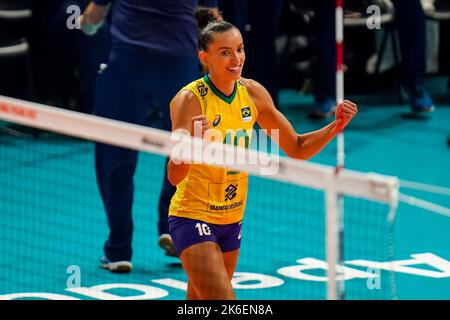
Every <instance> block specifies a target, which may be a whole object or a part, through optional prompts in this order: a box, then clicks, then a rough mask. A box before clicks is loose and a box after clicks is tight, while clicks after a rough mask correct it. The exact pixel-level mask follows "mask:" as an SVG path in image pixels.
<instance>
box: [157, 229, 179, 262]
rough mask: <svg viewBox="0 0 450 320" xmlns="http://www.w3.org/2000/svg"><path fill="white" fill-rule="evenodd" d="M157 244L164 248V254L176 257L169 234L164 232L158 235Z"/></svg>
mask: <svg viewBox="0 0 450 320" xmlns="http://www.w3.org/2000/svg"><path fill="white" fill-rule="evenodd" d="M159 246H160V247H161V248H163V249H164V250H166V256H169V257H178V254H177V252H176V251H175V247H174V246H173V242H172V237H171V236H170V234H167V233H164V234H162V235H160V236H159Z"/></svg>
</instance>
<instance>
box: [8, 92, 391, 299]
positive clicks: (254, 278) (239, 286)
mask: <svg viewBox="0 0 450 320" xmlns="http://www.w3.org/2000/svg"><path fill="white" fill-rule="evenodd" d="M0 121H3V123H2V124H0V125H2V126H9V125H11V124H17V125H21V126H24V127H27V128H33V130H38V131H36V132H35V133H36V134H35V135H34V136H33V137H31V138H30V137H28V138H26V137H20V136H17V135H10V134H6V133H5V131H4V130H3V131H0V132H1V133H0V256H1V259H0V268H1V269H2V270H3V272H2V274H1V275H0V295H5V294H10V293H16V292H32V291H36V290H38V291H39V292H42V291H46V292H55V291H57V292H66V291H65V290H66V289H65V288H64V287H62V284H61V283H64V284H65V282H64V281H65V280H64V279H65V277H66V276H67V275H66V274H65V273H64V272H65V270H66V268H65V267H66V266H68V265H79V266H81V267H82V270H84V273H83V274H84V275H85V276H84V278H83V279H84V281H85V282H88V283H89V284H91V285H92V284H98V283H99V282H101V281H102V282H105V281H112V279H110V278H108V277H107V276H106V275H105V273H107V272H106V271H104V270H100V269H99V268H98V260H97V258H98V257H99V256H100V255H101V253H102V246H103V242H104V240H105V239H106V238H107V235H108V229H107V221H106V214H105V212H104V208H103V204H102V200H101V197H100V193H99V191H98V187H97V182H96V174H95V160H94V146H95V143H103V144H111V145H114V146H118V147H123V148H128V149H133V150H137V151H139V161H138V168H137V171H136V173H135V176H134V182H135V187H134V189H135V196H134V203H133V219H134V226H135V227H134V228H135V235H134V238H133V250H134V256H133V257H134V259H135V260H134V261H136V262H134V265H135V266H137V268H138V269H139V270H141V276H140V275H139V272H137V273H136V272H134V270H133V271H132V273H131V274H130V275H128V276H129V277H131V278H130V279H131V280H132V282H133V283H147V282H148V280H149V279H148V277H146V276H142V273H143V274H146V272H147V274H158V275H159V277H160V278H164V279H167V278H168V277H170V278H173V279H176V280H177V281H180V282H183V281H186V278H185V275H184V273H183V271H182V270H181V269H179V270H176V271H173V270H171V271H169V272H167V273H166V271H167V270H166V269H164V268H163V267H161V265H170V264H171V263H173V260H170V261H168V260H164V258H161V257H160V256H161V255H162V252H160V250H157V248H156V245H155V243H156V242H155V241H154V239H156V236H157V232H156V223H157V217H158V215H157V205H158V200H159V193H160V190H161V184H162V178H163V173H164V170H165V164H166V159H167V157H168V156H170V155H172V157H174V158H177V159H179V160H187V161H191V162H192V161H194V162H201V163H205V164H211V165H219V166H224V167H227V168H230V169H233V170H239V171H246V172H248V173H249V175H250V179H249V187H248V196H247V205H246V211H245V217H244V222H243V237H242V247H241V252H240V258H239V262H238V266H237V269H236V274H235V276H234V278H233V280H232V282H233V286H234V287H235V289H236V295H237V298H238V299H295V300H297V299H339V298H345V299H392V298H396V292H395V291H396V290H395V279H394V275H393V272H392V271H390V270H392V268H389V267H386V268H383V269H373V268H371V267H370V265H371V264H370V262H371V261H375V262H383V263H385V264H383V265H386V266H387V265H388V264H389V263H390V261H392V259H393V252H394V251H393V250H394V247H393V245H394V242H393V236H394V221H395V210H396V208H397V201H398V180H397V178H395V177H388V176H383V175H379V174H375V173H363V172H356V171H351V170H347V169H343V170H341V171H339V173H338V174H336V170H335V168H334V167H329V166H325V165H319V164H315V163H312V162H310V161H298V160H294V159H289V158H286V157H284V156H281V155H279V154H278V152H274V151H273V150H277V149H276V148H273V149H272V147H271V144H270V143H268V144H267V145H268V146H270V148H263V144H257V145H256V146H252V147H250V148H242V147H236V146H233V145H228V144H224V143H216V142H210V143H206V142H205V141H203V140H201V139H198V138H193V137H186V136H176V135H173V134H171V133H170V132H165V131H162V130H158V129H154V128H149V127H144V126H137V125H133V124H129V123H123V122H120V121H115V120H111V119H104V118H100V117H97V116H93V115H86V114H81V113H77V112H74V111H69V110H64V109H60V108H54V107H51V106H46V105H42V104H37V103H32V102H28V101H23V100H18V99H13V98H9V97H4V96H0ZM253 139H255V137H254V138H253ZM261 139H262V138H259V137H258V139H255V140H260V141H261ZM262 149H265V150H262ZM267 149H269V150H267ZM180 150H181V151H180ZM183 150H185V151H186V150H190V151H192V152H182V151H183ZM218 159H219V160H218ZM338 196H339V197H340V196H343V197H344V201H343V206H344V208H343V214H341V215H338V214H337V212H338V210H337V206H338V201H337V199H338ZM340 219H341V221H339V220H340ZM339 225H342V226H343V228H339ZM165 259H176V258H168V257H166V258H165ZM175 261H176V260H175ZM61 270H63V271H61ZM262 275H264V277H263V276H262ZM119 280H120V281H127V280H126V279H125V278H120V279H119ZM119 280H117V279H114V281H116V282H117V281H119ZM128 280H129V279H128ZM160 283H162V281H160ZM165 283H167V281H166V282H165ZM58 288H59V289H58ZM181 288H182V287H181ZM178 289H179V288H178ZM58 290H59V291H58ZM176 297H178V296H177V295H175V298H176ZM179 297H180V298H181V297H182V296H179ZM169 298H173V296H172V297H170V296H169Z"/></svg>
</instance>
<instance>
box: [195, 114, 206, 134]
mask: <svg viewBox="0 0 450 320" xmlns="http://www.w3.org/2000/svg"><path fill="white" fill-rule="evenodd" d="M191 128H192V129H191V135H193V136H195V137H203V135H204V134H205V131H206V130H208V129H209V128H210V127H209V122H208V119H207V118H206V116H205V115H203V114H202V115H199V116H195V117H192V126H191Z"/></svg>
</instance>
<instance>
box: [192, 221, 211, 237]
mask: <svg viewBox="0 0 450 320" xmlns="http://www.w3.org/2000/svg"><path fill="white" fill-rule="evenodd" d="M195 227H196V228H197V230H198V234H199V235H201V236H209V235H211V229H210V228H209V227H208V225H207V224H206V223H196V224H195Z"/></svg>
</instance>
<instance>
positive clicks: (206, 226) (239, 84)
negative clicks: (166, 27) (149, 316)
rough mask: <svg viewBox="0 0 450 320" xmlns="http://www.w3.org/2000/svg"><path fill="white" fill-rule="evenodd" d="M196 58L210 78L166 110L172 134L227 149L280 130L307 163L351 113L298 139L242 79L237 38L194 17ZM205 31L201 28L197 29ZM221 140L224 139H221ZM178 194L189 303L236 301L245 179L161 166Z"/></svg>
mask: <svg viewBox="0 0 450 320" xmlns="http://www.w3.org/2000/svg"><path fill="white" fill-rule="evenodd" d="M196 16H197V20H198V22H199V27H200V28H201V30H200V35H199V37H200V38H199V58H200V61H201V62H202V64H203V65H204V66H205V68H206V70H207V71H208V73H207V74H206V75H205V76H204V77H203V78H201V79H198V80H196V81H194V82H192V83H190V84H188V85H187V86H185V87H184V88H182V89H181V90H180V92H179V93H178V94H177V95H176V96H175V97H174V99H173V100H172V102H171V105H170V114H171V120H172V130H173V131H175V130H178V129H185V130H189V132H191V134H192V132H193V127H194V123H195V124H196V125H198V124H200V123H201V128H202V130H203V132H204V131H206V130H208V129H210V128H214V129H216V130H219V131H221V132H222V133H223V136H224V137H226V134H227V131H228V134H229V132H230V130H232V132H234V135H235V136H236V137H237V136H239V137H243V136H244V139H237V138H234V139H233V137H231V139H229V140H230V141H231V142H233V141H237V140H239V141H245V144H248V142H249V141H250V139H251V136H250V135H251V129H252V127H253V125H254V123H255V122H258V124H259V125H260V126H261V128H263V129H266V130H267V131H268V134H269V136H270V134H271V130H273V129H278V130H279V145H280V148H281V149H282V150H283V151H284V152H285V153H286V154H287V155H288V156H289V157H293V158H297V159H309V158H310V157H312V156H313V155H315V154H316V153H317V152H319V151H320V150H321V149H322V148H323V147H324V146H325V145H326V144H327V143H328V142H329V141H330V140H331V139H332V138H333V137H334V136H335V135H336V134H337V133H338V132H339V131H340V130H342V129H343V128H344V127H345V126H346V125H347V124H348V123H349V121H350V120H351V119H352V118H353V116H354V115H355V114H356V113H357V107H356V105H355V104H354V103H352V102H350V101H344V102H343V103H342V104H341V105H339V106H337V109H336V119H335V120H334V121H333V122H332V123H331V124H329V125H327V126H326V127H324V128H322V129H320V130H317V131H314V132H311V133H307V134H301V135H298V134H297V133H296V132H295V130H294V129H293V127H292V126H291V124H290V123H289V121H288V120H287V119H286V118H285V117H284V116H283V115H282V114H281V113H280V112H279V111H278V110H277V109H276V108H275V106H274V104H273V101H272V99H271V97H270V95H269V94H268V92H267V91H266V89H265V88H264V87H263V86H261V85H260V84H259V83H257V82H256V81H253V80H251V79H244V78H241V72H242V68H243V66H244V61H245V52H244V44H243V40H242V36H241V34H240V32H239V30H238V29H237V28H236V27H234V26H233V25H232V24H230V23H228V22H225V21H216V20H215V19H214V17H213V16H212V15H211V14H209V13H208V12H207V11H198V12H197V14H196ZM202 27H203V28H202ZM225 140H226V139H225ZM167 170H168V178H169V181H170V182H171V183H172V184H173V185H176V186H177V191H176V193H175V195H174V197H173V198H172V202H171V205H170V209H169V229H170V234H171V236H172V239H173V242H174V246H175V249H176V250H177V252H178V254H179V257H180V259H181V263H182V266H183V268H184V270H185V272H186V274H187V278H188V289H187V298H188V299H235V295H234V291H233V288H232V285H231V278H232V276H233V273H234V269H235V267H236V263H237V259H238V253H239V247H240V239H241V221H242V218H243V214H244V208H245V200H246V194H247V183H248V175H247V174H246V173H244V172H236V171H229V170H227V169H226V168H218V167H213V166H208V165H202V164H188V163H182V164H175V163H174V162H173V161H172V160H170V161H169V163H168V165H167Z"/></svg>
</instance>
